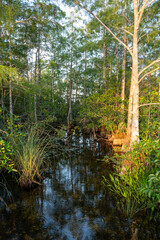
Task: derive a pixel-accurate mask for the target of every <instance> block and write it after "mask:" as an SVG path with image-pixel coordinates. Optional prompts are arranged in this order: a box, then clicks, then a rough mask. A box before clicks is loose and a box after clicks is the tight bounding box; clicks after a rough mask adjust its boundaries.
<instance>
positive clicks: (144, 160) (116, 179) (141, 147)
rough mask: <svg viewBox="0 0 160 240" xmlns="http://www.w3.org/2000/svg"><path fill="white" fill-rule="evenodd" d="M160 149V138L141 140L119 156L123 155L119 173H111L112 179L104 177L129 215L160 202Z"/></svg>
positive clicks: (155, 205) (105, 182)
mask: <svg viewBox="0 0 160 240" xmlns="http://www.w3.org/2000/svg"><path fill="white" fill-rule="evenodd" d="M159 150H160V140H152V139H148V140H141V141H140V142H139V143H138V144H136V145H135V146H133V149H132V150H131V151H130V152H127V153H126V154H125V155H121V156H120V157H118V156H117V157H118V159H119V160H120V159H121V165H120V168H118V171H119V173H114V174H110V181H109V180H107V179H106V178H105V177H104V184H105V185H106V186H107V187H109V189H110V190H111V191H113V192H114V193H115V194H116V195H117V196H118V201H119V203H120V205H121V206H122V205H123V206H126V208H127V214H129V215H132V216H133V215H134V214H135V213H137V212H138V211H140V210H142V209H143V208H151V209H152V211H153V210H154V209H155V208H156V207H157V206H158V204H159V203H160V151H159ZM124 203H125V204H124ZM129 206H130V208H129ZM129 209H130V210H129ZM133 210H134V211H133Z"/></svg>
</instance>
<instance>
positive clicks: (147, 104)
mask: <svg viewBox="0 0 160 240" xmlns="http://www.w3.org/2000/svg"><path fill="white" fill-rule="evenodd" d="M149 105H160V103H145V104H141V105H139V108H140V107H143V106H149Z"/></svg>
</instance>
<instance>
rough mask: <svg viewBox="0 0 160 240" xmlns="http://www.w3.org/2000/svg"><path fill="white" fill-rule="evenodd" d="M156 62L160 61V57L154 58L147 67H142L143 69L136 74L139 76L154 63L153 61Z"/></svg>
mask: <svg viewBox="0 0 160 240" xmlns="http://www.w3.org/2000/svg"><path fill="white" fill-rule="evenodd" d="M157 62H160V58H158V59H156V60H155V61H153V62H152V63H151V64H149V65H148V66H147V67H145V68H143V69H142V70H141V71H140V72H139V74H138V76H140V75H141V74H142V73H143V72H144V71H145V70H147V69H148V68H150V67H151V66H152V65H153V64H155V63H157Z"/></svg>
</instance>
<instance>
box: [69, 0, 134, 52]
mask: <svg viewBox="0 0 160 240" xmlns="http://www.w3.org/2000/svg"><path fill="white" fill-rule="evenodd" d="M73 2H74V4H76V5H78V6H80V7H81V8H83V9H85V10H86V11H87V12H89V13H90V14H91V15H92V16H93V17H94V18H96V19H97V20H98V22H99V23H100V24H101V25H102V26H103V27H104V28H106V29H107V31H108V32H109V33H110V34H111V35H112V36H113V38H114V39H116V40H117V41H118V42H119V43H120V44H122V45H123V46H124V47H125V48H126V49H127V50H128V52H129V53H130V54H131V56H133V53H132V51H131V49H130V48H129V47H128V46H127V45H126V44H125V43H124V42H122V41H121V40H120V39H119V38H118V37H116V35H115V34H114V33H113V32H112V31H111V30H110V28H108V27H107V26H106V25H105V24H104V23H103V22H102V21H101V20H100V19H99V18H98V17H97V16H96V15H95V14H94V13H92V12H91V11H90V10H89V9H88V8H86V7H85V6H83V5H81V4H80V2H79V1H77V0H73Z"/></svg>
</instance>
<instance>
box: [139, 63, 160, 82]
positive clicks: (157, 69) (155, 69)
mask: <svg viewBox="0 0 160 240" xmlns="http://www.w3.org/2000/svg"><path fill="white" fill-rule="evenodd" d="M158 69H160V67H158V68H155V69H153V70H152V71H150V72H148V73H146V74H144V76H143V77H142V78H141V79H140V80H139V82H138V84H139V83H140V82H141V81H142V80H143V79H144V78H145V77H146V76H147V75H149V74H151V73H153V72H155V71H157V70H158Z"/></svg>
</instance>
